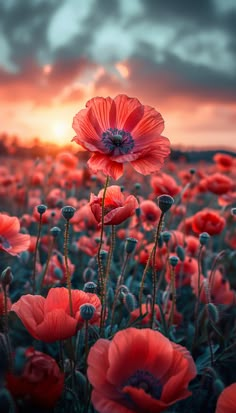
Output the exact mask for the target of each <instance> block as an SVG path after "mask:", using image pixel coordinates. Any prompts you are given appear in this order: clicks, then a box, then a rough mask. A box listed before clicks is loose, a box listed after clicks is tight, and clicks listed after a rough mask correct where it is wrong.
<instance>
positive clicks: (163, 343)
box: [88, 328, 196, 413]
mask: <svg viewBox="0 0 236 413" xmlns="http://www.w3.org/2000/svg"><path fill="white" fill-rule="evenodd" d="M195 376H196V367H195V364H194V362H193V359H192V357H191V355H190V354H189V352H188V351H187V350H186V349H185V348H184V347H182V346H179V345H177V344H175V343H172V342H171V341H169V340H168V339H167V338H166V337H164V336H163V335H162V334H161V333H159V332H158V331H153V330H150V329H141V330H139V329H135V328H128V329H126V330H123V331H119V332H118V333H117V334H116V335H115V336H114V338H113V340H112V341H108V340H104V339H100V340H98V341H97V342H96V343H95V345H94V346H93V347H92V348H91V349H90V352H89V356H88V378H89V381H90V383H91V384H92V386H93V392H92V403H93V405H94V407H95V409H96V410H97V411H98V412H99V413H111V412H113V413H137V411H138V412H139V413H146V412H149V413H158V412H161V411H162V410H165V409H167V407H168V406H170V405H172V404H174V403H176V402H177V401H178V400H181V399H185V398H186V397H188V396H190V395H191V392H190V391H189V390H188V384H189V382H190V381H191V380H192V379H193V378H194V377H195Z"/></svg>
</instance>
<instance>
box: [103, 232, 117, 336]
mask: <svg viewBox="0 0 236 413" xmlns="http://www.w3.org/2000/svg"><path fill="white" fill-rule="evenodd" d="M115 235H116V232H115V226H114V225H112V227H111V245H110V248H109V252H108V257H107V265H106V272H105V277H104V288H103V291H102V293H103V299H102V303H103V305H102V312H101V320H100V334H101V333H102V331H103V328H104V323H105V318H106V292H107V283H108V278H109V273H110V268H111V260H112V255H113V251H114V247H115Z"/></svg>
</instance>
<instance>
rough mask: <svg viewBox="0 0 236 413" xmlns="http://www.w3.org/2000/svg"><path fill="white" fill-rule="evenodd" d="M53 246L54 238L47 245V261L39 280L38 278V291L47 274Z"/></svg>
mask: <svg viewBox="0 0 236 413" xmlns="http://www.w3.org/2000/svg"><path fill="white" fill-rule="evenodd" d="M53 247H54V239H53V240H52V242H51V244H50V246H49V250H48V257H47V261H46V264H45V267H44V270H43V274H42V276H41V280H40V285H39V292H40V291H41V290H42V288H43V282H44V278H45V277H46V275H47V271H48V266H49V262H50V259H51V256H52V251H53Z"/></svg>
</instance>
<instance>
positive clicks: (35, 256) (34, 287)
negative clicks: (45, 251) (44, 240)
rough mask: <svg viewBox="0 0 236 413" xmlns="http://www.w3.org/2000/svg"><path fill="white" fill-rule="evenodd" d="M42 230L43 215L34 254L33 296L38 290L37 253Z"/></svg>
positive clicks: (40, 218) (40, 219)
mask: <svg viewBox="0 0 236 413" xmlns="http://www.w3.org/2000/svg"><path fill="white" fill-rule="evenodd" d="M41 229H42V214H40V215H39V226H38V234H37V239H36V245H35V252H34V263H33V275H32V282H33V295H34V294H35V290H36V264H37V253H38V245H39V239H40V235H41Z"/></svg>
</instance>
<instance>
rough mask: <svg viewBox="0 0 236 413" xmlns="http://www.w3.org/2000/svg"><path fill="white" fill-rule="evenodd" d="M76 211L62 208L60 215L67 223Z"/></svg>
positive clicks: (70, 207) (66, 207) (68, 207)
mask: <svg viewBox="0 0 236 413" xmlns="http://www.w3.org/2000/svg"><path fill="white" fill-rule="evenodd" d="M75 211H76V209H75V208H74V207H72V206H69V205H67V206H64V207H63V208H62V210H61V213H62V215H63V217H64V218H65V220H66V221H69V220H70V219H71V218H72V217H73V216H74V214H75Z"/></svg>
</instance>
